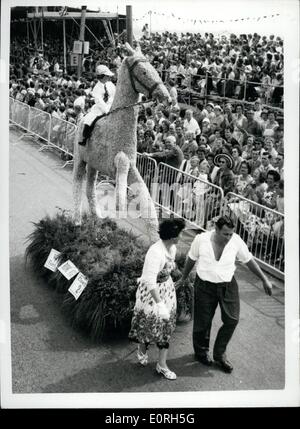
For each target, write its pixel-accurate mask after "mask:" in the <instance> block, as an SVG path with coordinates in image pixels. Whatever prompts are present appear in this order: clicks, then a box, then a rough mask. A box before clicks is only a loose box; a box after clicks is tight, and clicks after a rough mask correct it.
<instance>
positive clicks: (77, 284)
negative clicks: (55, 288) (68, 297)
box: [68, 273, 88, 300]
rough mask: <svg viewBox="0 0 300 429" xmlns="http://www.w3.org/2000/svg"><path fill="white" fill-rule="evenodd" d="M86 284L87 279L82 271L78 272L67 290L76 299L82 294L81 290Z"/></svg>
mask: <svg viewBox="0 0 300 429" xmlns="http://www.w3.org/2000/svg"><path fill="white" fill-rule="evenodd" d="M87 284H88V279H87V278H86V277H85V276H84V275H83V274H82V273H79V274H78V276H77V277H76V279H75V280H74V281H73V283H72V284H71V286H70V287H69V289H68V291H69V292H70V293H71V294H72V295H73V296H74V298H75V299H76V300H77V299H78V298H79V297H80V295H81V294H82V292H83V291H84V289H85V288H86V285H87Z"/></svg>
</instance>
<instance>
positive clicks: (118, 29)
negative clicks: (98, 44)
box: [117, 6, 120, 40]
mask: <svg viewBox="0 0 300 429" xmlns="http://www.w3.org/2000/svg"><path fill="white" fill-rule="evenodd" d="M117 34H118V40H119V34H120V24H119V8H118V6H117Z"/></svg>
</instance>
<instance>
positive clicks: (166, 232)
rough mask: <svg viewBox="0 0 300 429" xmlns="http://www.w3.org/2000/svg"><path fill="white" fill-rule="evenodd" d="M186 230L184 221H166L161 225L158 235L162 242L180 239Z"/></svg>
mask: <svg viewBox="0 0 300 429" xmlns="http://www.w3.org/2000/svg"><path fill="white" fill-rule="evenodd" d="M184 228H185V220H184V219H181V218H179V219H164V220H163V221H162V222H161V223H160V225H159V230H158V234H159V237H160V238H161V240H170V239H171V238H176V237H178V235H179V234H180V233H181V231H182V230H183V229H184Z"/></svg>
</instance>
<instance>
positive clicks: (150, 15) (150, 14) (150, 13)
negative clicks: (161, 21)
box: [149, 10, 152, 36]
mask: <svg viewBox="0 0 300 429" xmlns="http://www.w3.org/2000/svg"><path fill="white" fill-rule="evenodd" d="M151 17H152V11H151V10H149V33H150V36H151Z"/></svg>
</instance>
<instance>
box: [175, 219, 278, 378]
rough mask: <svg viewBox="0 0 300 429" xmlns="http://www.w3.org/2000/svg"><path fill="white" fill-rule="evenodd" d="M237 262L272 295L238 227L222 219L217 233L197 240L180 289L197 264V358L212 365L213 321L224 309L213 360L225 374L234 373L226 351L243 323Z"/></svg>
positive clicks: (269, 286) (219, 221) (190, 253)
mask: <svg viewBox="0 0 300 429" xmlns="http://www.w3.org/2000/svg"><path fill="white" fill-rule="evenodd" d="M236 260H238V261H240V262H242V263H244V264H246V265H247V266H248V268H249V269H250V270H251V271H252V272H253V273H254V274H255V275H256V276H258V277H259V278H260V279H261V280H262V282H263V287H264V290H265V293H266V294H267V295H272V283H271V282H270V281H269V280H268V278H267V277H266V276H265V275H264V273H263V272H262V270H261V269H260V268H259V266H258V264H257V263H256V262H255V260H254V258H253V256H252V254H251V252H250V251H249V250H248V248H247V245H246V244H245V243H244V241H243V240H242V239H241V238H240V236H239V235H237V234H236V233H234V224H233V222H232V220H231V219H230V218H229V217H227V216H224V217H220V218H219V219H218V220H217V222H216V224H215V230H213V231H208V232H204V233H202V234H199V235H197V236H196V237H195V239H194V241H193V243H192V245H191V248H190V251H189V253H188V257H187V260H186V263H185V267H184V270H183V274H182V278H181V279H180V280H179V282H177V284H176V287H179V286H180V284H182V282H184V281H185V280H186V278H187V276H188V274H189V273H190V271H191V270H192V268H193V267H194V265H195V263H196V262H197V268H196V272H197V275H196V280H195V284H194V326H193V347H194V351H195V357H196V358H197V360H199V361H200V362H201V363H203V364H204V365H211V364H212V360H211V358H210V356H209V340H210V329H211V324H212V319H213V317H214V313H215V310H216V308H217V306H218V304H219V305H220V309H221V318H222V322H223V326H222V327H221V328H220V330H219V332H218V334H217V338H216V340H215V344H214V349H213V357H214V360H215V362H216V363H217V364H218V365H219V366H220V367H221V368H222V370H223V371H224V372H227V373H230V372H231V371H232V370H233V366H232V364H231V363H230V362H229V361H228V360H227V358H226V347H227V345H228V343H229V341H230V338H231V337H232V334H233V332H234V330H235V328H236V326H237V324H238V321H239V306H240V301H239V294H238V285H237V282H236V280H235V278H234V272H235V269H236V265H235V262H236Z"/></svg>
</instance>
